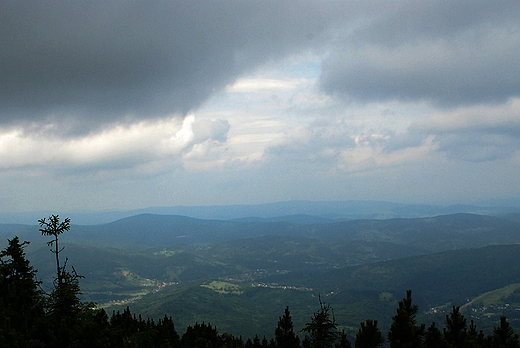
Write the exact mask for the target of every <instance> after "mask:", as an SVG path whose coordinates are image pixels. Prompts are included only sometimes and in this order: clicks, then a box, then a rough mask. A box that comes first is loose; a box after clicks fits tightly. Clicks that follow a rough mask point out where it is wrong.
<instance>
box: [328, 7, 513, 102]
mask: <svg viewBox="0 0 520 348" xmlns="http://www.w3.org/2000/svg"><path fill="white" fill-rule="evenodd" d="M385 9H386V11H384V12H383V11H380V12H378V15H377V16H373V17H367V18H365V20H364V21H361V22H360V23H359V24H358V26H357V27H356V29H355V30H353V31H350V32H348V33H346V34H344V35H343V36H341V37H340V38H339V39H338V41H337V43H336V45H335V47H334V49H333V51H332V53H331V55H330V57H329V58H328V59H327V60H326V61H325V62H324V64H323V73H322V76H321V83H322V87H323V89H324V90H325V91H327V92H328V93H332V94H338V95H343V96H347V98H354V99H357V100H362V101H381V100H404V101H417V100H426V101H430V102H433V103H434V104H435V105H437V106H442V107H451V106H457V105H471V104H478V103H488V102H491V103H493V102H503V101H505V100H507V99H508V98H510V97H513V96H518V95H520V75H518V74H517V73H516V72H517V71H520V60H519V59H518V52H519V50H520V24H519V21H518V18H520V3H519V2H518V1H499V2H490V1H462V0H461V1H397V2H389V3H388V4H387V5H386V6H385Z"/></svg>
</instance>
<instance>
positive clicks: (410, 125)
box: [0, 0, 520, 212]
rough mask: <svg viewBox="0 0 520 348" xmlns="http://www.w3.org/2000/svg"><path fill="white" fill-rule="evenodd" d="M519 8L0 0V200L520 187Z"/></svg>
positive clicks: (398, 196)
mask: <svg viewBox="0 0 520 348" xmlns="http://www.w3.org/2000/svg"><path fill="white" fill-rule="evenodd" d="M518 18H520V2H519V1H516V0H513V1H489V0H473V1H466V0H453V1H444V0H442V1H441V0H431V1H417V0H394V1H379V0H369V1H363V0H359V1H343V0H342V1H334V0H329V1H317V0H316V1H312V0H308V1H307V0H301V1H298V0H296V1H295V0H291V1H283V0H278V1H270V0H262V1H256V0H247V1H240V0H233V1H230V0H222V1H198V0H193V1H184V0H183V1H176V0H171V1H168V0H162V1H149V0H102V1H101V0H88V1H83V0H53V1H32V0H31V1H29V0H18V1H10V0H0V42H1V45H0V52H1V54H0V197H2V199H1V200H0V211H2V212H24V211H41V210H69V211H73V210H79V211H81V210H83V211H84V210H111V209H137V208H145V207H150V206H173V205H226V204H258V203H269V202H279V201H289V200H320V201H323V200H385V201H391V202H396V203H425V204H441V205H448V204H456V203H472V202H478V201H482V200H488V199H511V198H514V199H518V198H520V175H519V173H520V73H519V72H520V58H519V55H518V53H519V52H520V21H519V20H518Z"/></svg>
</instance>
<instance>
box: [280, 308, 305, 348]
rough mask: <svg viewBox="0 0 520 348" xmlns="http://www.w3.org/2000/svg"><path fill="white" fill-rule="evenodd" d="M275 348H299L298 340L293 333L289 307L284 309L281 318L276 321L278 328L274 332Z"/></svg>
mask: <svg viewBox="0 0 520 348" xmlns="http://www.w3.org/2000/svg"><path fill="white" fill-rule="evenodd" d="M274 337H275V341H276V347H279V348H299V347H300V339H299V338H298V336H296V334H295V333H294V326H293V321H292V319H291V313H290V312H289V306H287V307H285V312H284V314H283V316H282V317H279V319H278V326H277V327H276V329H275V331H274Z"/></svg>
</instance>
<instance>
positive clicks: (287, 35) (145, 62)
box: [0, 0, 342, 132]
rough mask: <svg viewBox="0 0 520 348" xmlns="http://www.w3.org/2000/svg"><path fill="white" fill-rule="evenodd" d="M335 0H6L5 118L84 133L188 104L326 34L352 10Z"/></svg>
mask: <svg viewBox="0 0 520 348" xmlns="http://www.w3.org/2000/svg"><path fill="white" fill-rule="evenodd" d="M334 7H335V5H334V4H333V3H329V4H322V3H317V2H303V1H300V2H292V1H219V2H210V1H184V0H182V1H161V2H158V1H115V0H103V1H99V0H94V1H79V0H67V1H64V0H57V1H1V3H0V8H1V10H0V42H1V48H0V49H1V51H2V54H1V55H0V122H1V123H2V124H3V125H9V124H19V123H22V124H25V125H30V124H33V125H34V124H36V125H37V126H38V125H39V124H40V123H44V122H56V121H59V122H63V125H67V124H69V125H70V131H71V132H74V131H76V132H77V131H88V130H91V129H95V128H97V127H99V126H100V125H102V124H105V123H113V122H121V121H132V120H135V119H139V118H148V117H160V116H164V115H166V114H172V113H186V112H188V111H189V110H191V109H193V108H195V107H197V106H198V105H200V104H201V103H202V102H203V101H204V100H205V99H206V98H207V97H208V96H209V95H210V94H211V93H213V92H214V91H215V90H217V89H219V88H222V87H223V86H225V85H226V84H227V83H230V82H232V81H233V80H234V79H235V78H236V77H237V76H238V75H240V74H241V73H244V72H245V71H247V70H248V69H251V68H253V67H255V66H256V65H258V64H261V63H263V62H265V61H266V60H268V59H276V58H280V57H283V55H285V54H288V53H291V52H295V50H296V49H298V48H301V47H307V46H308V45H309V44H311V45H312V44H314V43H319V42H320V40H319V38H320V35H322V34H323V33H324V32H325V29H326V25H327V24H331V23H333V22H334V18H335V17H336V18H339V17H342V15H341V11H338V10H337V9H335V8H334ZM311 38H313V39H311ZM78 121H80V122H79V123H78ZM78 127H79V128H78Z"/></svg>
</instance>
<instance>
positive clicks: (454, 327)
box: [444, 306, 467, 347]
mask: <svg viewBox="0 0 520 348" xmlns="http://www.w3.org/2000/svg"><path fill="white" fill-rule="evenodd" d="M466 331H467V325H466V318H464V316H463V315H462V314H461V313H460V308H459V307H455V306H453V310H452V311H451V313H450V314H449V315H446V328H445V329H444V338H445V339H446V342H448V344H449V345H450V346H452V347H464V345H465V342H466V334H467V332H466Z"/></svg>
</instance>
